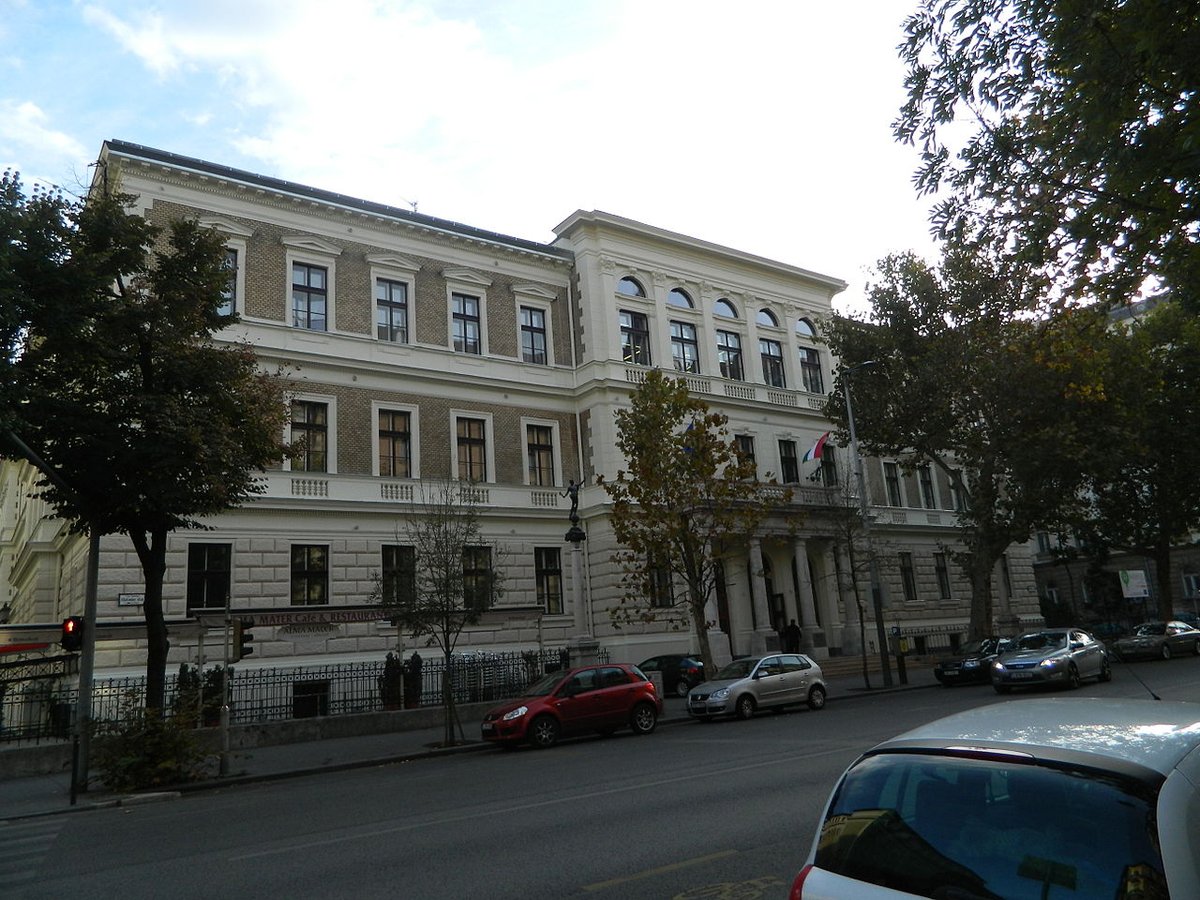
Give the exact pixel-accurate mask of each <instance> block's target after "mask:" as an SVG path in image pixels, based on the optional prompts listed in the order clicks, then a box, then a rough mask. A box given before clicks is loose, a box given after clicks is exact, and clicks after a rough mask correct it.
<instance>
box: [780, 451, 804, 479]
mask: <svg viewBox="0 0 1200 900" xmlns="http://www.w3.org/2000/svg"><path fill="white" fill-rule="evenodd" d="M779 470H780V471H779V474H780V479H781V480H782V481H783V483H784V484H796V483H797V482H799V481H800V457H798V456H797V455H796V442H795V441H780V442H779Z"/></svg>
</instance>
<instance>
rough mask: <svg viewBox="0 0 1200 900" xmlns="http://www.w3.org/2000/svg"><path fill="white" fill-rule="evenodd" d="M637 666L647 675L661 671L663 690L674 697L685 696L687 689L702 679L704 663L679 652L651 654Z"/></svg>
mask: <svg viewBox="0 0 1200 900" xmlns="http://www.w3.org/2000/svg"><path fill="white" fill-rule="evenodd" d="M638 668H639V669H641V670H642V671H643V672H645V673H646V674H647V675H649V674H650V673H651V672H662V678H663V691H664V692H665V693H668V694H674V695H675V696H676V697H686V696H687V695H688V691H690V690H691V689H692V688H694V687H695V686H696V685H698V684H699V683H700V682H702V681H703V680H704V663H702V662H701V661H700V660H699V659H697V658H696V657H694V656H685V655H684V654H681V653H667V654H664V655H662V656H652V657H650V658H649V659H648V660H646V661H645V662H640V663H638Z"/></svg>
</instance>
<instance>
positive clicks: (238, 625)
mask: <svg viewBox="0 0 1200 900" xmlns="http://www.w3.org/2000/svg"><path fill="white" fill-rule="evenodd" d="M253 627H254V620H253V619H234V620H233V641H232V650H233V652H232V654H231V656H230V660H229V661H230V662H237V661H238V660H241V659H245V658H246V657H247V656H249V655H250V654H251V653H253V652H254V648H253V647H251V646H250V643H251V641H253V640H254V635H253V634H251V633H250V629H251V628H253Z"/></svg>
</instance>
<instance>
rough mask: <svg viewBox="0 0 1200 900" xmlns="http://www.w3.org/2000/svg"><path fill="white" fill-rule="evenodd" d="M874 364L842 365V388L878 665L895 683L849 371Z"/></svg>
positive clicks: (888, 680)
mask: <svg viewBox="0 0 1200 900" xmlns="http://www.w3.org/2000/svg"><path fill="white" fill-rule="evenodd" d="M873 365H875V360H873V359H869V360H867V361H866V362H861V363H857V364H856V365H853V366H847V367H845V368H844V369H842V376H843V377H842V392H843V394H844V395H845V397H846V424H847V425H848V426H849V429H850V452H851V454H853V456H854V478H855V481H856V482H857V484H858V503H859V508H860V510H861V511H862V526H863V538H864V539H865V540H866V542H867V565H868V566H869V569H870V573H871V608H872V610H873V611H874V613H875V641H876V643H878V644H879V666H880V669H881V671H882V673H883V686H884V687H891V686H892V666H891V662H890V660H889V659H888V648H887V632H886V630H885V629H884V627H883V581H882V579H880V577H879V561H878V560H877V559H876V558H875V545H874V543H873V542H872V540H871V513H870V505H869V503H868V500H867V485H866V479H865V478H864V477H863V462H862V455H861V454H860V453H859V452H858V433H857V432H856V431H855V430H854V407H853V405H852V404H851V402H850V373H851V372H853V371H854V370H855V369H861V368H864V367H865V366H873Z"/></svg>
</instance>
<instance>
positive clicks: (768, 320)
mask: <svg viewBox="0 0 1200 900" xmlns="http://www.w3.org/2000/svg"><path fill="white" fill-rule="evenodd" d="M755 321H756V322H758V324H759V325H766V326H767V327H768V328H778V327H779V320H778V319H777V318H775V313H773V312H771V311H770V310H769V309H766V308H763V309H760V310H759V311H758V318H756V319H755Z"/></svg>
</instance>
